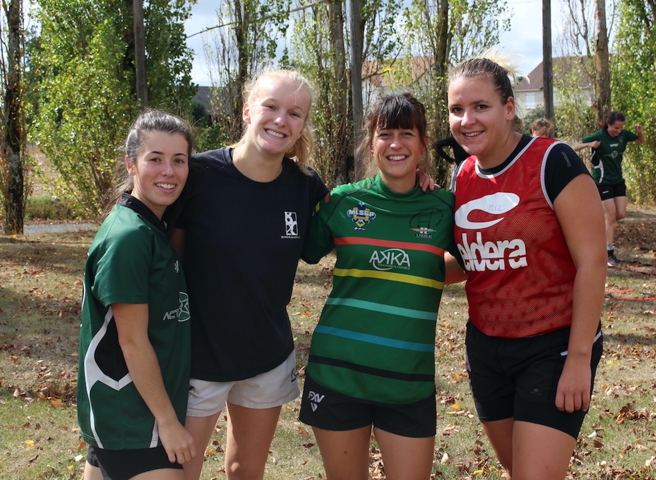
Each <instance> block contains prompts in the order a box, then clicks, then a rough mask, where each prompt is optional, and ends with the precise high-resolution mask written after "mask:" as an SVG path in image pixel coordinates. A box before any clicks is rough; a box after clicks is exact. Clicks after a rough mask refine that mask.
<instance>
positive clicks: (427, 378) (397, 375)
mask: <svg viewBox="0 0 656 480" xmlns="http://www.w3.org/2000/svg"><path fill="white" fill-rule="evenodd" d="M309 362H314V363H323V364H324V365H331V366H333V367H342V368H347V369H349V370H354V371H356V372H360V373H366V374H369V375H376V376H379V377H384V378H393V379H395V380H402V381H406V382H431V383H432V382H435V376H434V375H426V374H423V373H402V372H392V371H390V370H383V369H382V368H374V367H366V366H364V365H358V364H357V363H352V362H347V361H345V360H336V359H334V358H327V357H320V356H317V355H310V359H309Z"/></svg>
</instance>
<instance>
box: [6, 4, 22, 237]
mask: <svg viewBox="0 0 656 480" xmlns="http://www.w3.org/2000/svg"><path fill="white" fill-rule="evenodd" d="M3 8H4V9H5V15H6V17H7V74H6V75H7V76H6V78H5V85H4V88H5V91H4V107H5V111H4V113H5V118H4V122H3V123H4V125H3V127H4V131H3V132H2V134H3V140H4V141H3V144H4V145H3V152H2V154H3V156H4V157H5V159H6V163H7V177H6V191H5V234H8V235H13V234H22V233H23V220H24V217H25V178H24V175H23V155H24V143H25V142H24V130H23V126H24V122H23V103H22V102H23V100H22V87H21V60H22V57H23V44H22V39H23V30H22V20H23V14H22V1H21V0H11V2H10V3H9V4H6V3H4V2H3Z"/></svg>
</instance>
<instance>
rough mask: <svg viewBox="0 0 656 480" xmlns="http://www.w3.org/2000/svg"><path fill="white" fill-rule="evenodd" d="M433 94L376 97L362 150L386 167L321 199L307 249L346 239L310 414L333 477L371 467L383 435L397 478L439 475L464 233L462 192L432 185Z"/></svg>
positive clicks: (313, 255) (391, 473)
mask: <svg viewBox="0 0 656 480" xmlns="http://www.w3.org/2000/svg"><path fill="white" fill-rule="evenodd" d="M426 149H427V137H426V118H425V110H424V106H423V105H422V104H421V103H420V102H419V101H418V100H416V99H415V98H414V97H412V96H411V95H410V94H407V93H406V94H398V95H386V96H383V97H381V98H379V99H377V100H376V101H375V102H374V103H373V104H372V106H371V107H370V108H369V111H368V114H367V119H366V137H365V138H364V140H363V143H362V146H361V151H362V152H363V154H364V155H366V156H368V157H369V161H370V165H371V167H373V168H372V169H370V170H371V171H372V172H376V171H378V174H376V175H375V176H372V177H370V178H367V179H366V180H363V181H361V182H358V183H354V184H349V185H342V186H339V187H337V188H335V189H334V190H333V191H332V192H331V193H330V196H328V197H326V198H325V199H324V200H322V201H321V202H320V203H319V204H318V205H317V210H316V212H315V214H314V216H313V218H312V223H311V225H310V231H309V233H308V238H307V240H306V243H305V248H304V249H303V258H304V259H305V260H306V261H308V262H309V263H317V262H318V261H319V260H320V259H321V258H322V257H323V256H324V255H327V254H328V253H329V252H331V251H332V250H333V249H334V248H335V249H336V255H337V260H336V264H335V269H334V272H333V289H332V292H331V293H330V296H329V298H328V300H327V301H326V305H325V306H324V308H323V311H322V313H321V318H320V320H319V323H318V325H317V327H316V328H315V330H314V333H313V335H312V344H311V347H310V356H309V361H308V366H307V369H306V377H305V386H304V391H303V396H302V401H301V402H302V403H301V412H300V420H301V421H302V422H304V423H306V424H309V425H311V426H312V428H313V430H314V434H315V436H316V439H317V443H318V445H319V449H320V451H321V456H322V459H323V462H324V467H325V470H326V476H327V478H329V479H330V480H343V479H352V480H366V479H368V478H369V470H368V467H369V445H370V439H371V434H372V431H373V434H374V435H375V437H376V440H377V441H378V445H379V446H380V450H381V453H382V457H383V463H384V465H385V475H386V478H387V479H388V480H428V478H429V477H430V474H431V469H432V464H433V454H434V443H435V429H436V425H435V420H436V406H435V327H436V321H437V312H438V308H439V303H440V298H441V295H442V288H443V285H444V281H445V264H444V254H445V252H446V251H450V252H452V253H454V254H456V255H457V251H456V249H455V244H454V241H453V195H452V194H451V193H450V192H447V191H445V190H436V191H433V192H429V193H423V192H422V191H421V189H420V188H419V187H418V186H417V181H416V173H415V172H416V169H417V166H418V164H419V162H420V160H421V158H422V157H423V156H424V154H425V153H426Z"/></svg>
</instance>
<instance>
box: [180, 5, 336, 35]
mask: <svg viewBox="0 0 656 480" xmlns="http://www.w3.org/2000/svg"><path fill="white" fill-rule="evenodd" d="M327 1H328V0H319V1H317V2H314V3H311V4H310V5H304V6H302V7H298V8H294V9H292V10H290V11H289V13H296V12H300V11H301V10H307V9H308V8H312V7H315V6H317V5H320V4H322V3H326V2H327ZM236 23H237V22H228V23H223V24H221V25H215V26H213V27H207V28H204V29H203V30H201V31H200V32H196V33H192V34H191V35H187V38H188V39H189V38H191V37H195V36H196V35H201V34H203V33H205V32H209V31H210V30H215V29H217V28H222V27H229V26H230V25H235V24H236Z"/></svg>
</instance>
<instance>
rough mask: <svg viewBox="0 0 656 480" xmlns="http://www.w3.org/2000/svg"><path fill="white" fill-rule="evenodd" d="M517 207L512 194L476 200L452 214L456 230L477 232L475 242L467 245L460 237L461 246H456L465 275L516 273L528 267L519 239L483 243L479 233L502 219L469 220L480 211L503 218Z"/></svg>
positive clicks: (463, 237) (517, 199)
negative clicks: (509, 270) (462, 261)
mask: <svg viewBox="0 0 656 480" xmlns="http://www.w3.org/2000/svg"><path fill="white" fill-rule="evenodd" d="M517 205H519V197H518V196H517V195H515V194H514V193H506V192H498V193H495V194H493V195H487V196H485V197H482V198H477V199H475V200H472V201H471V202H468V203H466V204H464V205H462V206H461V207H460V208H459V209H458V210H457V211H456V214H455V222H456V225H458V227H460V228H463V229H466V230H482V231H477V232H476V234H475V240H474V241H472V242H471V243H470V242H468V239H467V238H468V235H467V234H466V233H463V234H462V239H461V242H458V251H459V252H460V255H461V256H462V259H463V260H464V262H465V268H466V269H467V270H468V271H477V272H483V271H486V270H490V271H496V270H506V269H507V268H511V269H517V268H522V267H526V266H528V263H527V260H526V245H525V244H524V241H523V240H522V239H520V238H516V239H510V240H499V241H497V242H491V241H486V240H485V239H484V237H483V233H484V232H485V229H486V228H490V227H492V226H494V225H496V224H498V223H499V222H502V221H503V220H504V218H505V217H503V216H501V217H500V218H496V219H494V220H489V221H485V222H476V221H472V220H470V219H469V216H470V214H471V213H472V212H475V211H482V212H486V213H488V214H491V215H504V214H506V213H508V212H510V211H511V210H512V209H513V208H515V207H516V206H517Z"/></svg>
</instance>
